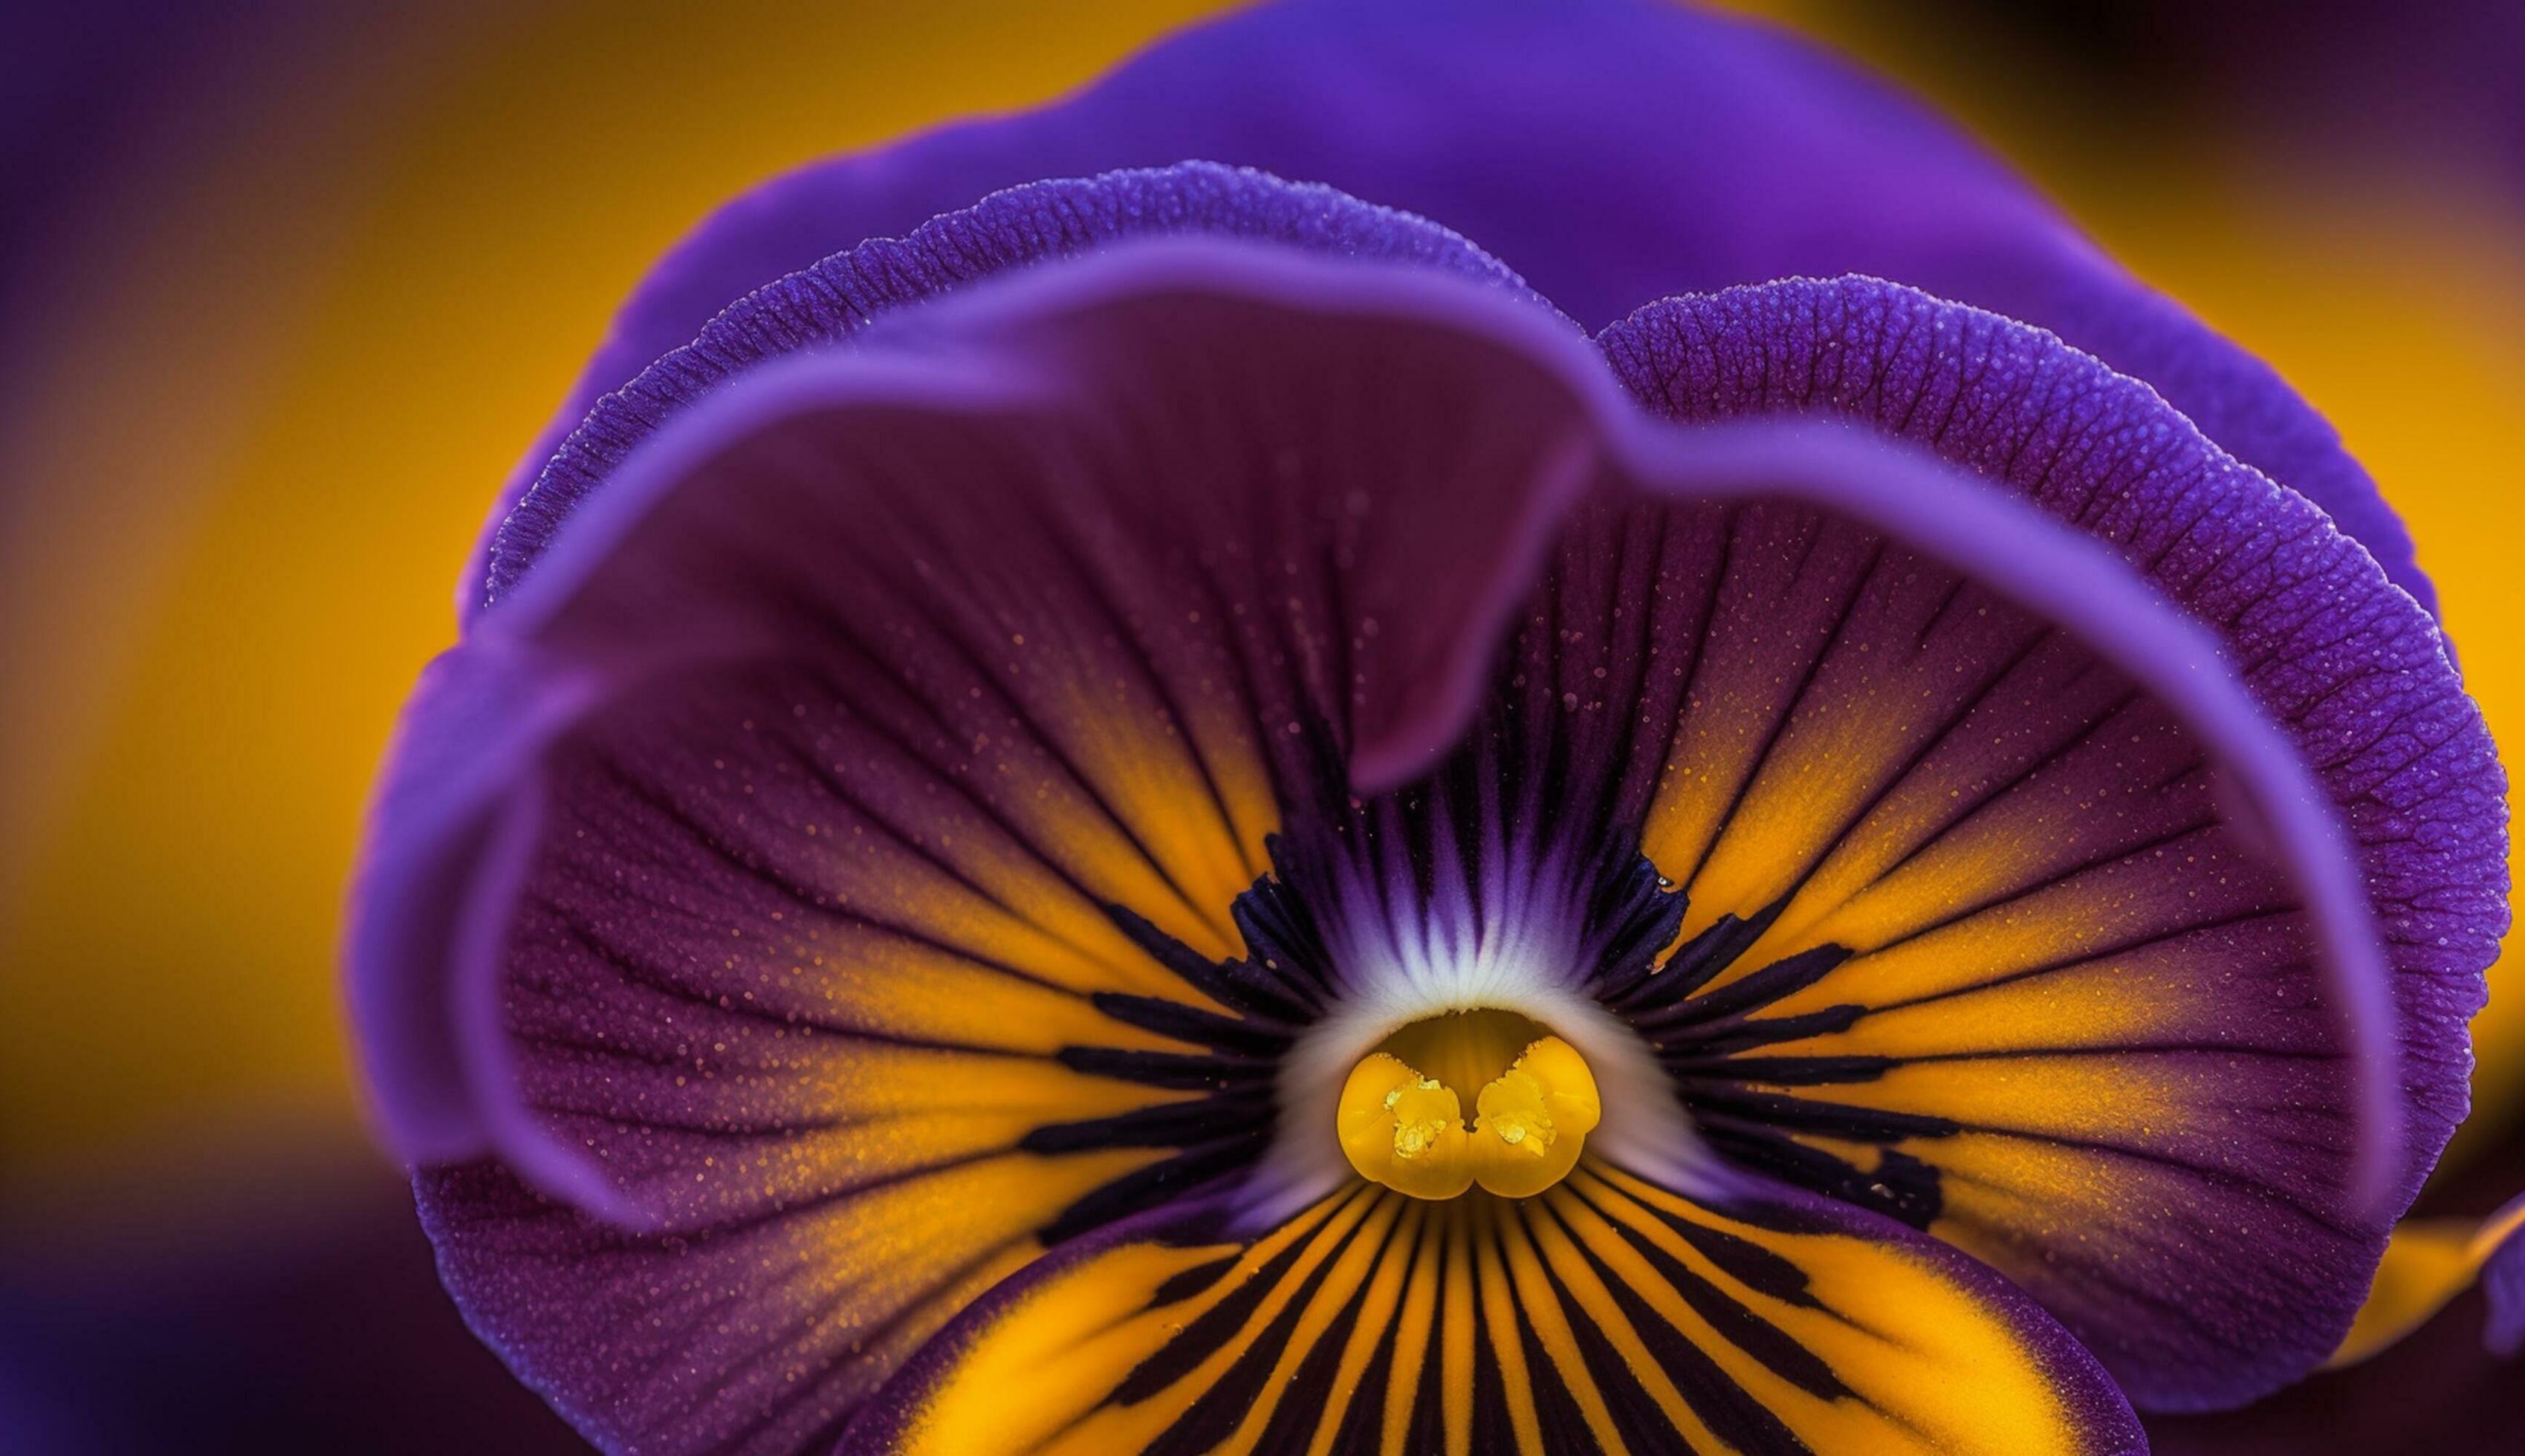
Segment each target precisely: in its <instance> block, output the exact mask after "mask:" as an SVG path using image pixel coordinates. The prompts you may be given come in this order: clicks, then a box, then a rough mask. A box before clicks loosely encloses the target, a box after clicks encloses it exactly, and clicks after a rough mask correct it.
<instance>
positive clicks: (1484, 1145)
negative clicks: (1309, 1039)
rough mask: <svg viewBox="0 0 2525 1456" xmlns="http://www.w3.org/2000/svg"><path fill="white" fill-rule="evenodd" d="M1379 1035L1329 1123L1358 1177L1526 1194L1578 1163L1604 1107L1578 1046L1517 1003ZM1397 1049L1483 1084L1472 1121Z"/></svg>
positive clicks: (1426, 1192)
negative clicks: (1381, 1044) (1522, 1012)
mask: <svg viewBox="0 0 2525 1456" xmlns="http://www.w3.org/2000/svg"><path fill="white" fill-rule="evenodd" d="M1385 1044H1386V1046H1387V1047H1388V1048H1391V1049H1387V1050H1378V1051H1372V1052H1370V1053H1368V1054H1367V1056H1366V1057H1364V1058H1363V1059H1362V1060H1361V1062H1360V1064H1359V1065H1358V1066H1357V1067H1354V1068H1353V1069H1351V1074H1350V1080H1349V1081H1348V1082H1347V1083H1346V1084H1344V1086H1343V1088H1342V1096H1341V1111H1340V1116H1339V1119H1338V1127H1337V1129H1336V1131H1337V1132H1338V1134H1339V1136H1340V1139H1341V1145H1342V1152H1343V1154H1344V1155H1345V1156H1346V1157H1348V1158H1349V1159H1350V1165H1351V1166H1352V1167H1353V1168H1356V1169H1358V1170H1359V1173H1360V1176H1361V1177H1362V1178H1366V1179H1369V1180H1371V1181H1373V1182H1376V1183H1380V1184H1383V1185H1384V1186H1385V1187H1387V1188H1390V1189H1395V1190H1397V1191H1399V1192H1405V1193H1410V1194H1411V1195H1412V1196H1413V1197H1415V1198H1453V1197H1455V1196H1457V1195H1458V1194H1460V1193H1461V1192H1463V1191H1464V1190H1465V1189H1469V1188H1471V1187H1472V1186H1473V1185H1474V1184H1475V1183H1479V1184H1480V1185H1481V1186H1482V1187H1483V1188H1485V1189H1489V1190H1490V1191H1492V1192H1494V1193H1498V1194H1500V1195H1501V1196H1503V1197H1510V1198H1525V1197H1531V1196H1533V1195H1534V1194H1536V1193H1539V1192H1542V1191H1543V1190H1544V1189H1548V1188H1550V1187H1552V1186H1553V1185H1554V1184H1556V1183H1559V1182H1560V1180H1561V1179H1563V1178H1565V1177H1567V1176H1568V1174H1569V1170H1570V1169H1571V1168H1573V1167H1576V1166H1577V1163H1578V1155H1579V1154H1580V1153H1581V1152H1583V1151H1584V1150H1585V1148H1586V1141H1587V1134H1588V1133H1590V1132H1592V1131H1594V1129H1595V1127H1596V1124H1597V1122H1598V1121H1599V1120H1600V1119H1601V1117H1602V1115H1603V1105H1602V1103H1601V1102H1600V1101H1599V1100H1598V1097H1597V1092H1596V1079H1595V1076H1594V1074H1593V1073H1591V1072H1589V1071H1588V1070H1587V1062H1586V1059H1585V1058H1584V1057H1582V1056H1580V1055H1579V1054H1578V1051H1577V1048H1575V1047H1573V1046H1571V1045H1570V1044H1569V1043H1566V1042H1563V1041H1561V1040H1560V1038H1559V1037H1555V1036H1552V1035H1550V1034H1549V1033H1547V1032H1545V1031H1544V1030H1543V1028H1542V1027H1541V1026H1539V1025H1537V1024H1535V1023H1533V1022H1531V1021H1528V1020H1527V1019H1526V1018H1524V1017H1522V1016H1517V1015H1515V1014H1514V1013H1513V1012H1506V1011H1492V1010H1480V1011H1472V1012H1466V1013H1454V1014H1450V1015H1448V1016H1444V1017H1438V1018H1433V1019H1432V1020H1429V1021H1423V1022H1417V1023H1414V1024H1413V1025H1411V1026H1409V1027H1406V1028H1404V1029H1403V1030H1402V1031H1400V1032H1397V1033H1396V1034H1395V1035H1394V1036H1392V1037H1389V1038H1388V1039H1387V1040H1386V1043H1385ZM1520 1047H1521V1048H1522V1049H1521V1050H1520V1049H1517V1048H1520ZM1395 1050H1403V1051H1407V1052H1409V1053H1411V1055H1412V1056H1413V1058H1414V1062H1417V1063H1419V1064H1421V1065H1428V1066H1432V1067H1444V1068H1445V1069H1446V1071H1447V1072H1448V1073H1450V1074H1452V1075H1453V1076H1454V1078H1455V1079H1456V1080H1457V1081H1459V1082H1461V1083H1463V1084H1466V1085H1474V1086H1478V1087H1479V1088H1480V1091H1479V1092H1478V1093H1476V1095H1475V1097H1474V1100H1473V1105H1474V1110H1475V1112H1476V1114H1477V1115H1476V1117H1475V1118H1474V1120H1473V1121H1472V1122H1471V1124H1470V1125H1467V1124H1466V1123H1465V1121H1464V1116H1463V1099H1462V1097H1461V1096H1460V1095H1459V1094H1458V1093H1457V1092H1456V1089H1455V1088H1454V1087H1451V1086H1449V1085H1448V1083H1447V1082H1445V1081H1442V1080H1440V1079H1439V1078H1437V1077H1431V1076H1426V1075H1424V1074H1422V1073H1421V1072H1420V1071H1419V1070H1418V1067H1417V1066H1415V1065H1414V1062H1407V1061H1405V1060H1404V1059H1403V1058H1402V1057H1400V1056H1397V1055H1395V1054H1394V1051H1395ZM1511 1056H1512V1057H1513V1060H1510V1057H1511ZM1476 1079H1481V1080H1479V1081H1476Z"/></svg>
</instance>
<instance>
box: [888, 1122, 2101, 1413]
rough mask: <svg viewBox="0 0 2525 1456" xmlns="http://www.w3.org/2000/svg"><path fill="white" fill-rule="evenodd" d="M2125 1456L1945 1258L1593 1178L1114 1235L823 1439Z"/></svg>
mask: <svg viewBox="0 0 2525 1456" xmlns="http://www.w3.org/2000/svg"><path fill="white" fill-rule="evenodd" d="M1959 1396H1960V1397H1961V1398H1958V1397H1959ZM2142 1447H2143V1442H2142V1440H2141V1437H2140V1434H2139V1431H2138V1425H2137V1422H2136V1421H2135V1420H2134V1419H2133V1418H2132V1416H2131V1414H2130V1410H2129V1407H2128V1406H2127V1404H2126V1403H2124V1402H2123V1400H2122V1398H2121V1396H2120V1394H2119V1392H2118V1391H2116V1390H2115V1389H2114V1388H2113V1385H2112V1383H2111V1382H2110V1381H2109V1380H2108V1379H2106V1378H2105V1377H2104V1372H2103V1371H2101V1370H2100V1369H2098V1368H2097V1367H2096V1366H2095V1364H2094V1361H2093V1358H2092V1357H2091V1356H2089V1355H2088V1354H2087V1353H2086V1351H2085V1350H2083V1349H2081V1348H2080V1347H2079V1346H2078V1344H2077V1342H2076V1341H2074V1340H2072V1339H2070V1338H2069V1337H2068V1336H2067V1335H2066V1334H2065V1333H2064V1332H2062V1331H2061V1330H2060V1329H2059V1328H2058V1327H2057V1326H2056V1325H2054V1324H2053V1323H2052V1322H2051V1321H2050V1320H2049V1319H2048V1318H2047V1317H2046V1316H2045V1315H2044V1314H2043V1313H2042V1312H2041V1311H2040V1309H2038V1308H2037V1307H2036V1306H2035V1305H2034V1304H2033V1303H2032V1302H2031V1301H2029V1300H2027V1299H2025V1298H2024V1297H2023V1296H2022V1295H2021V1294H2018V1293H2017V1292H2016V1291H2014V1290H2013V1289H2010V1288H2009V1287H2008V1286H2006V1285H2005V1283H2004V1282H2002V1281H1999V1280H1997V1279H1995V1278H1993V1277H1992V1276H1991V1275H1990V1273H1989V1271H1988V1270H1986V1269H1984V1268H1982V1267H1981V1266H1980V1265H1978V1264H1975V1263H1973V1262H1972V1261H1971V1260H1969V1259H1965V1258H1962V1257H1960V1256H1958V1255H1956V1253H1954V1252H1953V1251H1952V1250H1950V1249H1948V1248H1946V1247H1945V1246H1944V1245H1941V1244H1939V1243H1938V1242H1936V1241H1935V1240H1933V1239H1929V1238H1923V1237H1921V1236H1919V1235H1916V1234H1913V1233H1912V1232H1911V1231H1909V1230H1906V1229H1904V1228H1903V1227H1902V1226H1900V1225H1898V1224H1895V1223H1893V1222H1892V1221H1890V1220H1885V1219H1881V1218H1878V1217H1876V1216H1874V1215H1870V1214H1867V1213H1863V1212H1861V1211H1859V1210H1857V1209H1854V1208H1851V1207H1849V1206H1847V1205H1842V1204H1836V1203H1833V1202H1831V1201H1829V1200H1825V1199H1818V1198H1814V1197H1812V1196H1811V1195H1793V1194H1789V1193H1787V1192H1785V1191H1769V1192H1765V1191H1757V1190H1747V1191H1741V1192H1738V1193H1735V1194H1732V1195H1727V1196H1720V1197H1714V1198H1701V1199H1694V1198H1686V1197H1682V1196H1679V1195H1677V1194H1675V1193H1673V1192H1670V1191H1668V1190H1666V1189H1661V1188H1659V1187H1657V1186H1656V1185H1654V1184H1651V1183H1648V1182H1645V1181H1643V1180H1641V1179H1639V1178H1636V1177H1634V1176H1632V1175H1630V1174H1628V1173H1625V1172H1622V1171H1621V1170H1619V1169H1618V1168H1615V1167H1612V1166H1610V1165H1609V1164H1605V1163H1602V1162H1594V1163H1591V1164H1589V1165H1588V1166H1586V1167H1584V1168H1582V1169H1581V1171H1580V1172H1579V1173H1578V1175H1577V1176H1576V1177H1574V1178H1572V1179H1571V1180H1569V1181H1568V1182H1566V1183H1564V1184H1562V1185H1560V1187H1558V1188H1556V1189H1553V1190H1552V1191H1551V1192H1550V1193H1548V1194H1546V1195H1544V1196H1541V1197H1537V1198H1530V1199H1524V1200H1514V1201H1511V1200H1507V1199H1498V1198H1491V1197H1487V1196H1477V1197H1474V1198H1471V1199H1466V1200H1461V1201H1458V1202H1454V1203H1441V1204H1432V1203H1424V1202H1420V1201H1418V1200H1415V1199H1411V1198H1407V1197H1404V1196H1403V1195H1401V1194H1397V1193H1393V1192H1390V1191H1387V1190H1385V1189H1378V1188H1375V1187H1373V1186H1370V1185H1364V1184H1362V1185H1355V1186H1354V1187H1352V1188H1350V1189H1346V1190H1344V1191H1342V1192H1338V1193H1335V1194H1333V1195H1331V1196H1328V1197H1326V1198H1325V1199H1323V1200H1322V1201H1320V1202H1317V1203H1315V1204H1313V1205H1312V1206H1310V1207H1308V1208H1306V1209H1304V1210H1302V1211H1300V1212H1299V1213H1297V1214H1296V1215H1295V1216H1293V1217H1292V1218H1290V1219H1289V1220H1288V1221H1287V1222H1286V1223H1284V1224H1281V1225H1279V1226H1277V1227H1275V1228H1272V1229H1269V1230H1265V1231H1262V1232H1259V1233H1254V1234H1249V1235H1242V1236H1240V1235H1235V1234H1231V1233H1229V1232H1228V1231H1227V1229H1226V1227H1225V1226H1224V1225H1222V1224H1221V1223H1220V1222H1219V1221H1218V1220H1217V1219H1216V1218H1215V1217H1214V1216H1210V1215H1205V1214H1204V1213H1202V1212H1201V1211H1199V1210H1193V1211H1188V1212H1181V1213H1175V1214H1172V1215H1167V1216H1161V1217H1159V1218H1156V1219H1153V1220H1148V1221H1143V1222H1140V1223H1137V1224H1134V1225H1124V1226H1116V1227H1115V1229H1114V1231H1112V1232H1111V1233H1110V1234H1108V1235H1106V1236H1103V1237H1099V1238H1090V1239H1086V1240H1082V1241H1081V1242H1080V1243H1079V1244H1076V1245H1073V1246H1071V1247H1070V1248H1068V1249H1065V1250H1064V1251H1063V1252H1062V1253H1061V1254H1060V1255H1058V1256H1056V1257H1054V1258H1052V1259H1047V1260H1044V1261H1042V1262H1041V1263H1039V1264H1037V1265H1036V1266H1035V1267H1034V1268H1032V1269H1030V1270H1029V1271H1028V1272H1027V1274H1026V1275H1025V1276H1024V1277H1022V1278H1021V1279H1019V1280H1016V1281H1013V1282H1012V1283H1011V1284H1009V1285H1008V1286H1003V1287H1002V1288H1000V1289H998V1290H995V1291H994V1292H993V1293H992V1294H991V1295H990V1296H989V1297H988V1298H987V1299H986V1300H984V1301H983V1302H982V1303H981V1304H979V1305H978V1306H976V1308H975V1309H974V1310H973V1312H972V1313H971V1314H969V1315H967V1316H966V1317H965V1319H963V1320H961V1321H960V1322H958V1324H957V1325H955V1326H954V1327H951V1329H950V1330H949V1331H948V1332H947V1333H946V1334H945V1335H942V1336H941V1338H940V1339H938V1340H937V1341H936V1342H935V1343H934V1344H933V1345H932V1346H931V1348H929V1349H928V1350H926V1351H924V1352H923V1353H922V1354H921V1356H920V1358H919V1361H918V1362H917V1363H916V1365H915V1366H913V1367H912V1368H910V1369H909V1370H907V1371H906V1373H905V1375H904V1376H903V1377H902V1378H900V1379H899V1380H898V1382H897V1383H895V1385H893V1386H891V1387H889V1389H888V1390H887V1391H886V1393H885V1394H884V1395H882V1396H881V1397H880V1398H879V1400H878V1401H877V1402H876V1403H875V1404H873V1405H872V1406H870V1407H869V1409H868V1411H867V1413H866V1415H865V1416H863V1417H862V1418H861V1420H860V1421H859V1422H858V1423H857V1424H855V1425H854V1427H853V1428H852V1430H851V1432H850V1433H849V1436H848V1437H847V1438H846V1439H845V1441H844V1442H843V1449H844V1450H845V1451H852V1452H876V1451H894V1450H902V1451H907V1452H928V1451H938V1452H958V1453H964V1452H971V1453H976V1456H981V1453H998V1452H1017V1451H1047V1452H1052V1451H1078V1452H1098V1451H1119V1450H1142V1449H1145V1450H1151V1451H1185V1452H1190V1451H1210V1450H1216V1451H1258V1450H1259V1451H1283V1450H1285V1451H1298V1450H1315V1451H1327V1450H1345V1451H1350V1450H1356V1451H1380V1450H1381V1451H1385V1452H1389V1453H1395V1452H1404V1451H1427V1452H1441V1451H1444V1452H1468V1451H1521V1452H1532V1453H1541V1452H1553V1451H1584V1450H1624V1449H1627V1450H1631V1451H1641V1452H1645V1451H1660V1450H1685V1449H1688V1450H1704V1451H1716V1450H1740V1451H1799V1450H1806V1451H1857V1450H1867V1451H1896V1450H1937V1451H1952V1452H1967V1451H1990V1452H2003V1451H2004V1452H2048V1451H2060V1452H2075V1451H2086V1452H2104V1451H2135V1450H2139V1449H2142Z"/></svg>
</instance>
